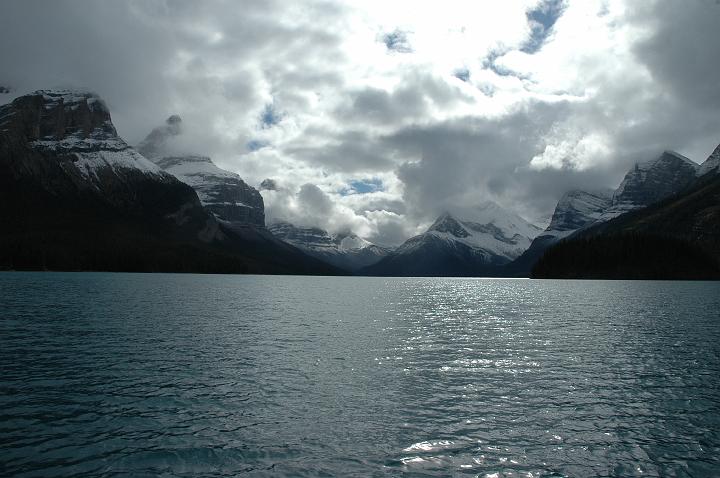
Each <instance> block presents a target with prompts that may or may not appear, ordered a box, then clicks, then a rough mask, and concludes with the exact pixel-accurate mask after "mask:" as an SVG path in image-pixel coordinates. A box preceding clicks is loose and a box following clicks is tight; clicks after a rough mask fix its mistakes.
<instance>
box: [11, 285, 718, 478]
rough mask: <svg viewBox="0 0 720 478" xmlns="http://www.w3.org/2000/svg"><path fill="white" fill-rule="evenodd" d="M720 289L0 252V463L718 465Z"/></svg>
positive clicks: (94, 472) (176, 469)
mask: <svg viewBox="0 0 720 478" xmlns="http://www.w3.org/2000/svg"><path fill="white" fill-rule="evenodd" d="M718 292H720V284H718V283H682V282H674V283H673V282H603V281H597V282H595V281H587V282H576V281H527V280H474V279H372V278H307V277H252V276H247V277H235V276H202V275H142V274H55V273H45V274H34V273H0V444H1V445H0V446H1V447H2V448H1V449H0V470H2V473H0V474H2V475H3V476H6V475H7V476H23V477H35V476H37V477H40V476H42V477H46V476H163V475H164V476H188V477H189V476H237V475H248V476H398V475H404V476H480V477H566V476H567V477H570V476H678V477H680V476H720V382H718V380H717V377H718V376H720V294H718Z"/></svg>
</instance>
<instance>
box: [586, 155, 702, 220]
mask: <svg viewBox="0 0 720 478" xmlns="http://www.w3.org/2000/svg"><path fill="white" fill-rule="evenodd" d="M698 169H699V166H698V165H697V163H695V162H693V161H691V160H689V159H688V158H686V157H685V156H683V155H681V154H678V153H676V152H674V151H664V152H663V153H662V154H661V155H660V156H659V157H657V158H655V159H653V160H650V161H645V162H643V163H638V164H636V165H635V166H634V167H633V168H632V169H631V170H630V171H628V173H627V174H626V175H625V178H623V181H622V182H621V183H620V186H618V188H617V189H616V190H615V193H614V194H613V198H612V204H611V205H610V208H609V209H608V210H607V211H605V213H604V214H603V215H602V217H601V218H600V220H601V221H606V220H609V219H612V218H614V217H617V216H619V215H621V214H624V213H626V212H628V211H632V210H634V209H638V208H641V207H645V206H649V205H650V204H653V203H656V202H658V201H660V200H662V199H665V198H666V197H669V196H672V195H674V194H677V193H679V192H680V191H682V190H683V189H685V188H687V187H688V186H690V185H691V184H692V183H693V182H694V181H695V178H696V177H697V173H698Z"/></svg>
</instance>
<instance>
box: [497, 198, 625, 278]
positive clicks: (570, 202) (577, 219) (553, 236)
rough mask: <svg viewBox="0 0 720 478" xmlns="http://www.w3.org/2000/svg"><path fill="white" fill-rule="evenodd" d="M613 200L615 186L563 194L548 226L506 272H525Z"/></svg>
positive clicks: (594, 219)
mask: <svg viewBox="0 0 720 478" xmlns="http://www.w3.org/2000/svg"><path fill="white" fill-rule="evenodd" d="M611 204H612V190H605V191H597V192H592V193H590V192H585V191H580V190H574V191H570V192H567V193H565V194H564V195H563V197H562V198H560V201H558V203H557V206H555V211H554V212H553V216H552V219H551V220H550V224H549V225H548V227H547V228H546V229H545V230H544V231H543V232H541V233H540V235H538V236H537V237H536V238H535V239H533V241H532V244H530V247H529V248H528V249H527V250H526V251H525V252H523V253H522V254H521V255H520V257H518V258H517V259H515V260H514V261H513V262H512V263H511V264H508V266H507V267H506V271H507V275H510V276H516V275H519V276H523V275H524V276H526V275H527V274H528V273H529V272H530V269H532V266H533V265H534V264H535V262H537V260H538V259H539V258H540V257H541V256H542V255H543V253H544V252H545V250H546V249H547V248H548V247H550V246H551V245H553V244H555V243H557V242H558V241H560V240H562V239H564V238H566V237H568V236H570V235H571V234H573V233H574V232H576V231H578V230H580V229H584V228H586V227H588V226H590V225H592V224H594V223H596V222H597V221H598V220H599V219H600V218H601V217H602V215H603V213H604V212H605V211H606V210H608V209H609V208H610V206H611Z"/></svg>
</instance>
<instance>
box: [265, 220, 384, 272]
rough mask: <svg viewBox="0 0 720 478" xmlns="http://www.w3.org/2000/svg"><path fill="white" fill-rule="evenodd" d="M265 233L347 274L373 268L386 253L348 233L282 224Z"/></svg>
mask: <svg viewBox="0 0 720 478" xmlns="http://www.w3.org/2000/svg"><path fill="white" fill-rule="evenodd" d="M268 229H269V230H270V232H271V233H272V234H273V235H274V236H275V237H277V238H279V239H281V240H283V241H285V242H287V243H289V244H292V245H293V246H295V247H297V248H298V249H300V250H302V251H304V252H306V253H307V254H309V255H311V256H313V257H316V258H318V259H321V260H323V261H325V262H328V263H329V264H332V265H334V266H337V267H341V268H343V269H347V270H350V271H355V270H357V269H360V268H362V267H366V266H369V265H371V264H374V263H375V262H377V261H379V260H380V259H382V258H383V257H385V256H386V255H387V254H388V252H389V251H388V250H387V249H385V248H383V247H380V246H378V245H376V244H373V243H372V242H370V241H368V240H367V239H363V238H361V237H360V236H358V235H356V234H355V233H353V232H351V231H345V232H341V233H337V234H331V233H329V232H327V231H325V230H323V229H320V228H318V227H299V226H295V225H293V224H290V223H289V222H282V221H281V222H276V223H274V224H271V225H270V226H268Z"/></svg>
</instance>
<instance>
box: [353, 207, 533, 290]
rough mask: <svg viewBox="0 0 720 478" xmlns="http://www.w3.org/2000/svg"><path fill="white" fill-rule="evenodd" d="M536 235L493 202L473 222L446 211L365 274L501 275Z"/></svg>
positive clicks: (513, 215) (477, 210)
mask: <svg viewBox="0 0 720 478" xmlns="http://www.w3.org/2000/svg"><path fill="white" fill-rule="evenodd" d="M539 232H540V228H538V227H537V226H534V225H532V224H530V223H528V222H527V221H525V220H524V219H523V218H521V217H519V216H517V215H515V214H513V213H511V212H509V211H506V210H504V209H502V208H501V207H500V206H498V205H497V204H495V203H492V202H488V203H486V204H483V205H481V206H480V207H478V208H477V209H476V210H475V211H473V213H472V218H465V219H460V218H458V217H457V216H455V215H453V214H450V213H445V214H442V215H441V216H440V217H438V219H437V220H436V221H435V222H434V223H433V225H432V226H430V228H429V229H428V230H427V231H426V232H425V233H423V234H420V235H419V236H415V237H412V238H410V239H408V240H407V241H406V242H405V243H403V244H402V245H401V246H400V247H398V248H397V249H396V250H395V251H393V252H392V253H390V254H389V255H388V256H387V257H386V258H384V259H383V260H381V261H380V262H378V263H377V264H375V265H373V266H370V267H367V268H365V269H363V270H362V273H364V274H367V275H380V276H385V275H399V276H479V275H501V273H502V272H501V271H502V266H504V265H506V264H508V263H509V262H511V261H512V260H513V259H515V258H517V257H518V256H520V254H522V253H523V251H525V250H526V249H527V248H528V247H529V246H530V243H531V241H532V240H533V238H534V237H535V236H536V235H537V234H538V233H539Z"/></svg>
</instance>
